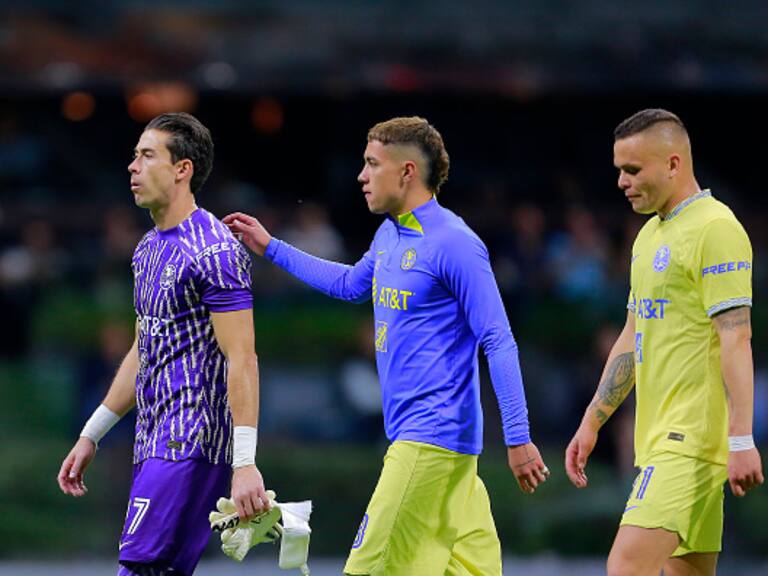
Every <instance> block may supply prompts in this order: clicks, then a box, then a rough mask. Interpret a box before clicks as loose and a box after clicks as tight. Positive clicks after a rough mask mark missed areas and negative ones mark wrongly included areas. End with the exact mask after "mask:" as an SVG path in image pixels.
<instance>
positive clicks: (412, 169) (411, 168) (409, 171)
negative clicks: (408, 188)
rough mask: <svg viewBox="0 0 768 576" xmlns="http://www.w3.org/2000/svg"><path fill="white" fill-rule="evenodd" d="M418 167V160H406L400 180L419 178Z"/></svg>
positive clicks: (409, 180) (403, 181) (406, 180)
mask: <svg viewBox="0 0 768 576" xmlns="http://www.w3.org/2000/svg"><path fill="white" fill-rule="evenodd" d="M417 177H418V174H417V168H416V162H414V161H413V160H406V161H405V162H404V163H403V170H402V172H401V176H400V182H401V183H405V182H411V181H412V180H413V179H414V178H417Z"/></svg>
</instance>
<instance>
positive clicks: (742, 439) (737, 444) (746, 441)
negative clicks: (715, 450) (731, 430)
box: [728, 434, 755, 452]
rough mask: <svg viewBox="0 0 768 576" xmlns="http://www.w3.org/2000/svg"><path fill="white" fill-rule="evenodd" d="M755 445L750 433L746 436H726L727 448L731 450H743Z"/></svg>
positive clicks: (750, 448)
mask: <svg viewBox="0 0 768 576" xmlns="http://www.w3.org/2000/svg"><path fill="white" fill-rule="evenodd" d="M754 447H755V439H754V438H753V437H752V434H749V435H748V436H728V449H729V450H730V451H731V452H744V451H745V450H752V448H754Z"/></svg>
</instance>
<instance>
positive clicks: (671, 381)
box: [628, 190, 752, 465]
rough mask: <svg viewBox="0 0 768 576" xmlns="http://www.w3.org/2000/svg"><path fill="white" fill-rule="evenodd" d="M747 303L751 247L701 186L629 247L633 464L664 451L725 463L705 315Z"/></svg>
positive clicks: (721, 393)
mask: <svg viewBox="0 0 768 576" xmlns="http://www.w3.org/2000/svg"><path fill="white" fill-rule="evenodd" d="M751 305H752V247H751V245H750V242H749V238H748V237H747V234H746V232H745V231H744V228H743V227H742V226H741V224H740V223H739V221H738V220H736V217H735V216H734V215H733V212H731V210H730V209H729V208H728V207H727V206H726V205H725V204H723V203H722V202H719V201H717V200H715V199H714V198H713V197H712V195H711V193H710V192H709V191H708V190H705V191H702V192H699V193H698V194H696V195H695V196H692V197H690V198H688V199H687V200H685V201H684V202H682V203H681V204H680V205H679V206H678V207H677V208H675V209H674V210H673V211H672V212H670V214H669V215H668V216H667V217H666V218H664V219H661V218H659V216H658V215H657V216H654V217H653V218H651V219H650V220H649V221H648V222H647V223H646V224H645V226H643V228H642V229H641V230H640V233H639V234H638V235H637V238H636V240H635V244H634V246H633V248H632V271H631V289H630V295H629V304H628V308H629V310H630V311H632V312H634V314H635V367H636V373H635V374H636V388H635V390H636V399H637V414H636V421H635V462H636V464H637V465H642V464H643V462H644V461H645V460H646V459H647V458H648V457H649V456H650V455H651V454H653V453H656V452H662V451H668V452H675V453H679V454H685V455H687V456H692V457H695V458H700V459H702V460H707V461H710V462H716V463H721V464H726V463H727V461H728V408H727V404H726V396H725V387H724V384H723V377H722V373H721V369H720V340H719V337H718V335H717V332H716V330H715V326H714V324H713V322H712V319H711V317H712V316H714V315H715V314H717V313H719V312H722V311H723V310H727V309H730V308H735V307H738V306H751Z"/></svg>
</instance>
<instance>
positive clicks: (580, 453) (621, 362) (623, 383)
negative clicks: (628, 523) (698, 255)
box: [565, 311, 635, 488]
mask: <svg viewBox="0 0 768 576" xmlns="http://www.w3.org/2000/svg"><path fill="white" fill-rule="evenodd" d="M634 386H635V316H634V312H632V311H630V312H628V313H627V321H626V323H625V324H624V329H623V330H622V331H621V334H620V335H619V337H618V339H617V340H616V343H615V344H614V345H613V348H612V349H611V353H610V354H609V355H608V360H607V361H606V363H605V367H604V368H603V374H602V376H601V378H600V384H599V385H598V387H597V392H595V395H594V397H593V398H592V402H590V404H589V406H588V407H587V410H586V412H585V413H584V417H583V418H582V420H581V425H580V426H579V429H578V430H577V431H576V434H575V435H574V436H573V439H572V440H571V442H570V444H568V448H567V449H566V451H565V470H566V472H567V473H568V478H570V479H571V482H573V484H574V485H575V486H576V487H577V488H585V487H586V486H587V476H586V474H585V473H584V468H585V467H586V465H587V459H588V458H589V455H590V454H591V453H592V450H593V449H594V447H595V443H596V442H597V432H598V430H600V427H601V426H602V425H603V424H605V422H606V421H607V420H608V418H610V417H611V415H612V414H613V413H614V412H615V411H616V409H617V408H618V407H619V406H620V405H621V403H622V402H624V399H625V398H626V397H627V396H628V395H629V393H630V392H631V391H632V388H634Z"/></svg>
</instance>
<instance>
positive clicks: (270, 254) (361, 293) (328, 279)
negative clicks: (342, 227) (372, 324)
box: [222, 212, 374, 302]
mask: <svg viewBox="0 0 768 576" xmlns="http://www.w3.org/2000/svg"><path fill="white" fill-rule="evenodd" d="M222 221H223V222H224V224H226V225H227V226H229V229H230V230H231V231H232V233H233V234H236V235H240V236H241V237H242V241H243V243H244V244H245V245H246V246H248V248H250V249H251V250H253V251H254V252H255V253H256V254H259V255H260V256H264V257H265V258H267V259H268V260H271V261H272V262H274V263H275V264H277V265H278V266H280V268H282V269H283V270H285V271H286V272H288V273H289V274H292V275H293V276H295V277H296V278H298V279H299V280H301V281H302V282H304V283H305V284H309V285H310V286H311V287H312V288H315V289H316V290H320V291H321V292H323V293H325V294H327V295H328V296H331V297H332V298H338V299H340V300H346V301H348V302H365V301H366V300H368V299H369V298H370V297H371V282H372V278H373V267H374V260H373V258H372V257H371V256H370V251H369V252H367V253H366V254H365V255H364V256H363V257H362V258H361V259H360V260H359V261H358V262H357V263H356V264H355V265H354V266H349V265H347V264H340V263H338V262H331V261H330V260H324V259H323V258H318V257H316V256H312V255H311V254H307V253H306V252H302V251H301V250H299V249H298V248H295V247H293V246H291V245H290V244H288V243H286V242H282V241H281V240H278V239H277V238H273V237H272V235H271V234H270V233H269V232H267V229H266V228H264V226H262V224H261V222H259V221H258V220H257V219H256V218H254V217H253V216H249V215H248V214H243V213H242V212H235V213H234V214H229V215H228V216H225V217H224V219H223V220H222Z"/></svg>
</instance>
